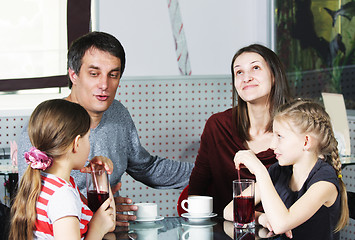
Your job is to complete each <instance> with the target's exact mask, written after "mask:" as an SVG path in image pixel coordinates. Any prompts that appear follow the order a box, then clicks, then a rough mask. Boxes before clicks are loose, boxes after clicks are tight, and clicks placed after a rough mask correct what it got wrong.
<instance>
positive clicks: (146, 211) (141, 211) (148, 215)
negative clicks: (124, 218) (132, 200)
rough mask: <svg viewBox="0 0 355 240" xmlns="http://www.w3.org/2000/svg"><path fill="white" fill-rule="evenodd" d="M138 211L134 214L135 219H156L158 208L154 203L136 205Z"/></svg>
mask: <svg viewBox="0 0 355 240" xmlns="http://www.w3.org/2000/svg"><path fill="white" fill-rule="evenodd" d="M135 205H136V206H137V207H138V210H137V211H136V212H135V215H136V216H137V219H156V218H157V215H158V206H157V204H156V203H136V204H135Z"/></svg>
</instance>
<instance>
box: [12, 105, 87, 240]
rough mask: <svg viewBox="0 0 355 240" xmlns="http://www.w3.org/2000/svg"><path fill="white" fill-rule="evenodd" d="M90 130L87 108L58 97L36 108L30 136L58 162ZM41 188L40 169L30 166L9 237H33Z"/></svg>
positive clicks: (24, 179)
mask: <svg viewBox="0 0 355 240" xmlns="http://www.w3.org/2000/svg"><path fill="white" fill-rule="evenodd" d="M89 129H90V116H89V114H88V113H87V111H86V110H85V109H84V108H83V107H81V106H80V105H79V104H76V103H72V102H69V101H66V100H63V99H54V100H48V101H45V102H42V103H41V104H39V105H38V106H37V107H36V109H35V110H34V111H33V113H32V115H31V117H30V120H29V124H28V135H29V138H30V140H31V143H32V145H33V146H34V147H36V148H37V149H39V150H40V151H42V152H44V153H46V154H47V155H48V156H50V157H52V158H53V159H54V161H55V159H56V158H57V157H59V156H61V155H63V154H64V153H65V152H66V151H67V150H68V148H69V147H70V145H71V144H72V142H73V141H74V139H75V137H76V136H78V135H80V136H84V135H85V134H86V133H87V132H88V131H89ZM20 157H21V156H20ZM21 161H24V160H22V159H21ZM41 187H42V184H41V173H40V170H38V169H32V168H31V167H30V166H28V167H27V169H26V171H25V173H24V175H23V177H22V179H21V182H20V186H19V189H18V192H17V195H16V198H15V201H14V204H13V205H12V207H11V228H10V237H9V239H12V240H26V239H27V240H32V239H33V231H34V230H35V223H36V218H37V213H36V202H37V199H38V196H39V194H40V192H41Z"/></svg>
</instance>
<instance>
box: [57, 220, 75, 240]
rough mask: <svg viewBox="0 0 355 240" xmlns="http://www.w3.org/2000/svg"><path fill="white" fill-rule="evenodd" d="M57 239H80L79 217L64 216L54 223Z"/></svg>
mask: <svg viewBox="0 0 355 240" xmlns="http://www.w3.org/2000/svg"><path fill="white" fill-rule="evenodd" d="M53 235H54V239H55V240H62V239H63V240H80V223H79V219H78V218H77V217H74V216H72V217H63V218H60V219H58V220H56V221H55V222H54V223H53Z"/></svg>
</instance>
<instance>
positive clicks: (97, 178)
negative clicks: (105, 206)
mask: <svg viewBox="0 0 355 240" xmlns="http://www.w3.org/2000/svg"><path fill="white" fill-rule="evenodd" d="M109 184H110V181H109V179H108V174H107V172H106V171H105V169H92V171H91V172H88V173H86V189H87V197H88V207H89V208H90V209H91V211H93V212H96V211H97V209H99V207H100V206H101V204H102V203H103V202H105V201H106V199H108V198H109Z"/></svg>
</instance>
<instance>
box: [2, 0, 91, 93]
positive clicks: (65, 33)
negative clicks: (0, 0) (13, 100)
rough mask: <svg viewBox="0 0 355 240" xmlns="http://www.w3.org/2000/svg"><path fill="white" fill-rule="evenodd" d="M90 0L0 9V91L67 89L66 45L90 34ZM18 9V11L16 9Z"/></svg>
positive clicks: (22, 1)
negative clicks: (65, 87) (0, 35)
mask: <svg viewBox="0 0 355 240" xmlns="http://www.w3.org/2000/svg"><path fill="white" fill-rule="evenodd" d="M90 5H91V1H90V0H69V1H68V2H67V1H63V0H51V1H48V0H12V1H9V2H8V3H7V4H5V5H4V6H3V7H2V8H1V9H0V13H1V14H0V30H1V32H3V33H6V34H2V37H1V40H0V41H1V44H0V66H1V71H0V91H14V90H20V89H34V88H47V87H63V86H67V82H68V78H67V75H66V70H67V66H66V62H67V61H66V58H67V57H66V54H67V49H68V43H71V42H72V41H73V40H74V39H76V38H78V37H79V36H81V35H83V34H85V33H87V32H89V25H90ZM19 6H21V7H19Z"/></svg>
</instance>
